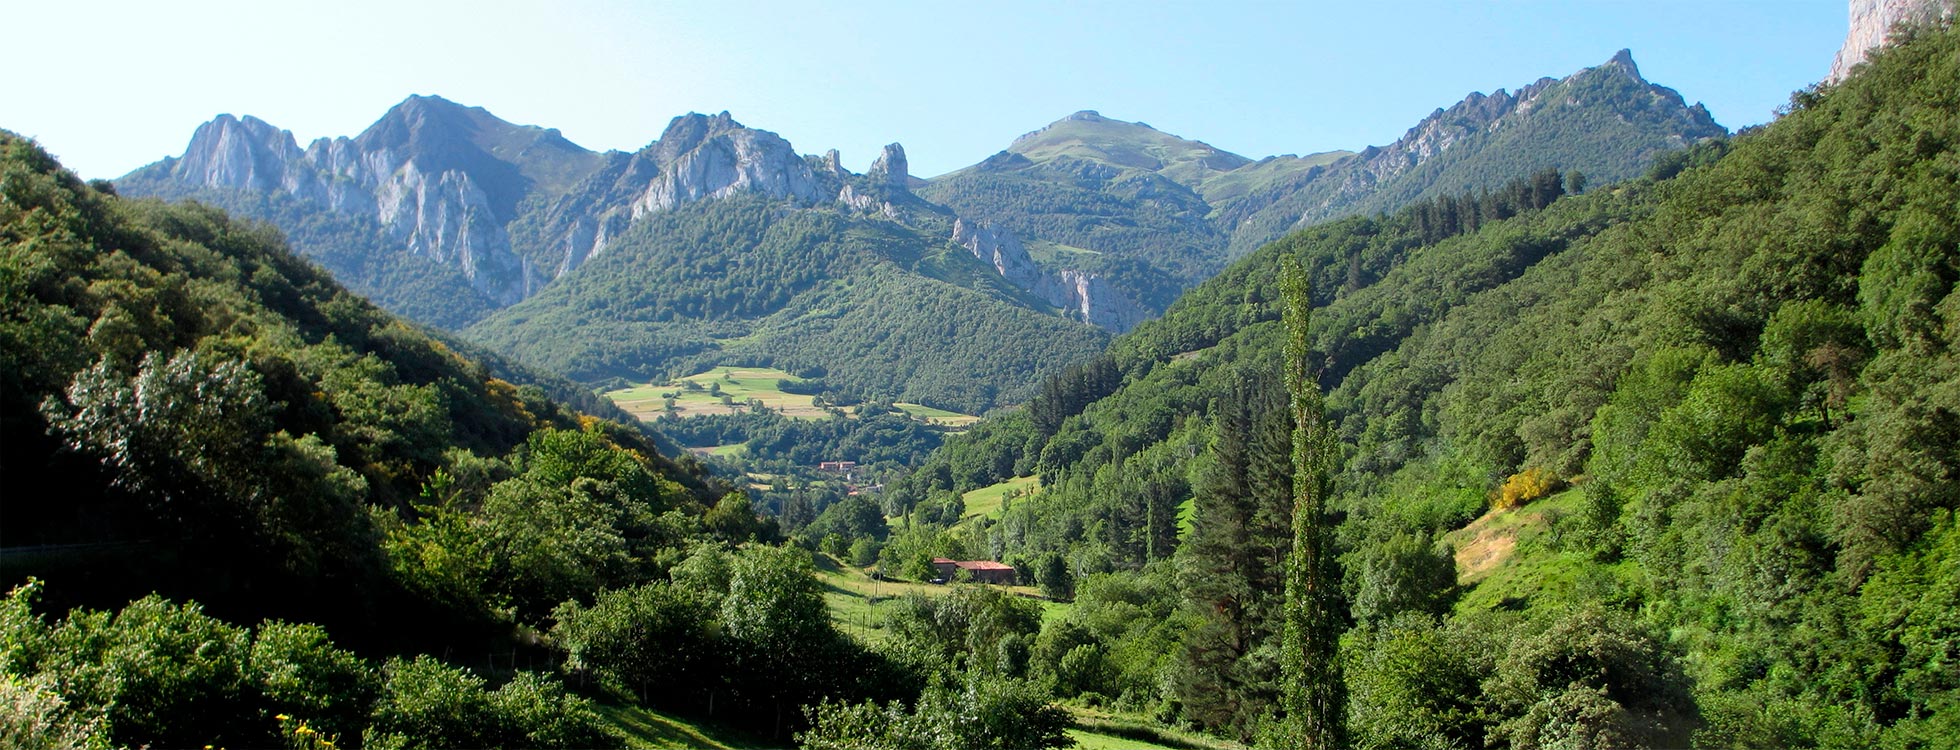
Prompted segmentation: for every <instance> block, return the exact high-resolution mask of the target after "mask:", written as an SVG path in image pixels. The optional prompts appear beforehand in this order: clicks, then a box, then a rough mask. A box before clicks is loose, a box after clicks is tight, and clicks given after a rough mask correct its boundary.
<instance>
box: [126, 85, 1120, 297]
mask: <svg viewBox="0 0 1960 750" xmlns="http://www.w3.org/2000/svg"><path fill="white" fill-rule="evenodd" d="M125 180H126V181H128V182H129V184H131V185H134V186H136V192H138V193H139V194H140V193H144V192H153V193H157V194H166V195H170V196H171V197H175V196H177V195H186V194H191V193H193V192H195V191H197V190H235V191H244V192H251V193H270V194H283V195H286V196H290V197H292V198H295V199H297V200H300V201H303V202H306V203H310V204H312V205H314V206H316V207H318V208H321V209H324V210H328V211H333V212H337V213H343V214H351V215H356V216H362V217H366V218H371V219H374V220H375V221H376V222H378V223H379V225H380V226H382V227H383V228H384V229H385V230H386V231H387V232H388V233H389V235H390V236H391V237H392V238H393V239H394V240H395V241H397V242H399V243H400V244H401V247H403V248H404V249H405V250H406V251H407V252H409V253H413V254H418V255H423V256H427V257H428V258H430V259H432V260H434V261H436V262H438V263H441V264H444V265H450V266H454V267H456V268H458V269H460V270H461V271H462V273H463V274H464V276H465V277H466V278H467V279H468V280H469V282H470V284H471V286H473V287H474V288H475V289H477V290H478V291H480V292H482V293H483V294H484V295H485V297H487V298H488V299H490V300H491V301H493V302H494V303H495V304H497V305H509V304H513V303H515V302H517V301H518V300H521V299H523V298H525V297H528V296H530V295H531V294H533V293H535V292H536V291H537V290H538V289H540V288H542V287H543V286H544V285H545V284H547V283H549V282H550V281H551V280H553V279H555V278H557V277H558V276H561V275H563V274H565V273H567V272H570V271H571V270H572V269H575V268H577V267H579V266H580V265H581V264H583V263H584V262H585V261H586V260H588V259H590V258H591V257H593V256H595V255H597V254H599V253H602V252H604V251H605V249H606V247H607V246H608V245H610V244H612V243H613V242H614V241H616V240H617V239H618V238H619V237H620V236H621V235H622V234H623V233H624V232H626V231H627V229H628V228H629V227H631V226H632V225H633V223H634V222H636V221H638V220H640V219H642V218H644V217H646V216H648V215H651V214H654V213H657V212H662V211H669V210H672V209H675V208H677V207H680V206H683V205H686V204H689V203H694V202H697V201H704V200H714V199H718V198H725V197H728V196H732V195H737V194H756V195H762V196H766V197H768V198H771V199H776V200H783V201H787V202H790V203H792V204H795V205H799V206H803V207H807V208H822V207H826V206H828V207H833V208H835V209H837V210H842V211H847V212H851V213H855V214H858V215H863V216H868V217H871V218H878V219H884V220H890V221H898V222H901V223H908V224H912V223H914V222H909V221H908V218H907V217H908V211H914V212H921V213H931V212H939V213H946V214H948V215H949V216H950V212H946V211H945V209H943V208H942V207H938V206H934V205H932V204H929V203H926V202H924V201H923V200H922V199H920V198H918V197H917V196H914V195H913V194H912V193H911V186H912V185H913V184H914V183H915V180H914V178H913V177H912V176H911V174H910V169H909V165H908V163H907V160H906V157H905V149H904V147H903V146H901V145H899V144H896V143H893V144H890V145H887V146H885V147H884V149H883V150H882V151H881V152H880V153H879V154H878V157H877V159H876V160H874V161H873V162H872V164H871V166H870V168H869V169H868V170H866V172H865V174H863V175H857V174H853V173H852V172H851V171H850V170H848V169H845V168H844V166H843V164H842V158H841V157H840V155H839V154H838V152H837V151H835V150H832V151H829V152H827V153H825V154H824V155H823V156H821V157H808V156H803V155H800V154H798V153H797V152H796V150H795V148H794V147H793V146H791V145H790V143H789V141H787V140H785V139H783V138H782V137H781V136H779V135H777V134H775V133H772V132H769V131H767V130H759V129H755V128H750V127H747V126H744V125H742V124H741V123H739V122H737V121H736V120H735V119H734V118H733V117H732V116H730V115H729V114H728V113H727V112H722V113H720V114H716V115H703V114H697V113H690V114H686V115H682V116H680V117H676V118H674V119H673V121H671V122H670V123H668V125H667V128H666V129H665V130H664V131H662V133H661V134H660V137H659V138H658V139H657V140H655V141H654V142H653V143H651V144H649V145H648V146H647V147H645V148H643V149H640V150H639V151H636V152H633V153H625V152H612V153H607V154H597V153H593V152H590V151H587V150H585V149H582V148H579V147H578V146H576V145H574V144H572V143H571V142H569V141H566V140H564V138H563V137H561V136H560V135H559V134H558V132H557V131H555V130H545V129H541V128H535V127H526V126H518V125H512V124H510V123H507V122H504V121H503V120H500V119H497V118H496V117H494V116H492V115H490V114H489V113H488V112H485V111H484V110H482V109H480V108H466V107H463V106H461V105H457V104H454V103H452V102H449V101H446V100H443V99H441V98H437V97H411V98H410V99H408V100H407V101H405V102H403V103H401V104H400V105H397V106H396V107H395V108H393V109H391V110H390V111H389V112H388V114H387V115H385V116H384V117H382V119H381V120H380V121H378V122H376V123H375V124H374V125H373V126H371V127H370V128H368V129H367V130H366V131H364V132H362V133H361V134H360V135H359V136H356V137H354V138H345V137H343V138H334V139H327V138H322V139H319V140H316V141H314V142H313V143H312V144H311V145H310V146H308V147H307V148H305V149H301V148H300V147H299V145H298V144H297V143H296V142H295V140H294V138H293V135H292V133H290V132H288V131H285V130H281V129H279V128H277V127H274V126H273V125H270V124H268V123H266V122H264V121H262V120H259V119H257V118H253V117H249V116H248V117H244V118H236V117H232V116H231V115H221V116H219V117H218V118H217V119H214V120H212V121H211V122H208V123H205V124H204V125H203V126H201V127H199V128H198V130H197V132H196V134H195V135H193V136H192V138H191V143H190V146H189V147H188V148H187V149H186V150H185V152H184V155H183V156H181V157H177V158H173V159H166V160H164V161H162V162H159V163H157V164H154V165H151V166H149V167H145V168H144V169H142V170H138V171H137V172H136V173H132V174H131V175H130V176H129V177H126V178H125ZM160 185H167V186H169V189H167V190H165V189H159V187H158V186H160ZM907 206H911V207H913V208H912V209H908V208H907ZM527 211H528V213H526V212H527ZM520 214H525V215H522V216H520ZM928 223H930V222H928ZM938 227H939V228H938V229H936V230H933V231H934V232H944V231H946V230H945V228H944V225H943V224H939V225H938ZM915 228H921V229H924V228H927V227H926V226H924V225H921V226H915ZM953 235H954V236H953V238H952V239H953V241H954V242H955V243H956V244H959V245H961V246H964V247H966V248H967V249H969V250H971V251H973V252H974V253H975V255H976V256H979V257H981V259H982V260H985V261H987V262H988V263H989V264H991V265H993V266H994V268H995V270H997V271H999V272H1000V273H1001V275H1002V276H1003V277H1004V278H1006V279H1007V281H1008V282H1009V283H1011V284H1012V285H1014V286H1015V287H1018V288H1020V289H1023V290H1026V291H1028V292H1030V293H1032V294H1034V295H1035V296H1037V297H1040V298H1041V299H1044V300H1047V301H1048V302H1049V303H1050V304H1052V305H1055V306H1056V307H1059V308H1062V309H1065V310H1070V311H1074V314H1076V315H1078V316H1080V317H1081V318H1082V319H1084V320H1088V321H1091V322H1094V323H1096V324H1098V325H1102V326H1104V327H1107V328H1111V329H1113V330H1127V329H1128V328H1130V327H1131V326H1134V325H1135V324H1136V323H1137V322H1138V321H1140V320H1141V319H1142V318H1143V317H1144V313H1143V311H1142V310H1141V308H1139V307H1138V306H1137V305H1135V304H1134V303H1132V302H1129V301H1128V300H1127V299H1126V298H1123V296H1122V295H1121V294H1120V293H1118V292H1117V291H1116V290H1114V289H1112V288H1110V287H1109V286H1108V285H1107V284H1106V283H1102V282H1101V280H1100V279H1098V278H1097V277H1096V276H1095V275H1094V274H1087V273H1081V272H1069V273H1067V274H1046V273H1044V272H1043V271H1042V270H1041V269H1040V268H1039V267H1038V266H1037V265H1036V264H1035V263H1034V261H1033V259H1031V258H1030V257H1029V256H1028V254H1027V251H1026V249H1024V248H1023V247H1022V246H1021V244H1020V242H1019V241H1018V240H1016V239H1015V238H1014V237H1013V236H1012V235H1011V234H1008V233H1004V232H1002V233H995V232H993V231H992V230H989V229H983V228H980V227H978V226H977V225H975V224H973V223H971V222H960V221H958V220H955V221H954V222H953ZM942 236H943V235H942ZM302 249H304V248H302Z"/></svg>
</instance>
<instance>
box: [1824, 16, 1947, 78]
mask: <svg viewBox="0 0 1960 750" xmlns="http://www.w3.org/2000/svg"><path fill="white" fill-rule="evenodd" d="M1953 15H1954V0H1851V24H1850V28H1849V30H1848V31H1847V32H1846V33H1845V35H1844V46H1843V47H1841V48H1839V49H1838V53H1837V57H1836V58H1835V59H1833V60H1832V61H1831V75H1830V77H1829V78H1827V79H1825V80H1826V81H1830V82H1837V81H1842V80H1844V77H1845V76H1847V75H1850V74H1851V69H1852V68H1854V67H1857V65H1858V63H1861V62H1864V61H1865V57H1866V55H1869V54H1870V53H1871V50H1872V48H1874V47H1878V46H1881V45H1883V44H1885V39H1886V36H1887V35H1889V34H1891V33H1892V29H1893V27H1895V26H1899V25H1902V24H1903V25H1908V26H1910V25H1926V24H1931V23H1936V22H1938V21H1939V20H1940V19H1943V18H1952V17H1953Z"/></svg>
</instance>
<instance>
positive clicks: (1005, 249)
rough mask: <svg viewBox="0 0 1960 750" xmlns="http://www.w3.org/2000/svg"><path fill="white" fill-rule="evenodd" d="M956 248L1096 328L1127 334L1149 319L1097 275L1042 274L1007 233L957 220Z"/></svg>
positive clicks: (1063, 271)
mask: <svg viewBox="0 0 1960 750" xmlns="http://www.w3.org/2000/svg"><path fill="white" fill-rule="evenodd" d="M953 244H956V245H959V246H960V247H964V248H966V249H967V250H969V251H971V252H972V253H973V257H976V258H979V259H980V260H981V261H982V262H984V263H986V264H988V265H991V266H993V267H994V270H995V271H998V272H1000V275H1001V278H1004V279H1007V282H1008V283H1010V284H1013V285H1014V286H1016V287H1019V288H1021V289H1024V290H1026V291H1028V292H1030V293H1032V294H1034V296H1036V297H1039V298H1041V299H1042V300H1043V301H1045V302H1047V303H1048V304H1050V305H1054V306H1056V307H1059V308H1061V309H1063V310H1067V311H1069V313H1070V314H1071V315H1072V316H1074V317H1078V318H1080V319H1081V320H1083V321H1085V322H1087V323H1089V324H1091V325H1095V326H1098V327H1101V328H1103V329H1106V330H1109V331H1113V332H1116V333H1122V332H1124V331H1127V330H1130V329H1131V328H1135V327H1136V325H1137V324H1138V323H1141V322H1143V321H1144V320H1145V319H1147V318H1149V317H1150V314H1149V312H1148V311H1147V310H1144V309H1143V306H1142V305H1138V304H1137V303H1136V302H1134V301H1132V300H1131V299H1130V298H1129V297H1128V296H1127V295H1124V294H1123V293H1122V291H1120V290H1118V289H1117V288H1116V287H1114V286H1112V285H1110V283H1109V282H1108V281H1106V280H1104V279H1103V278H1102V277H1100V276H1098V275H1096V274H1095V273H1093V272H1089V271H1079V270H1075V269H1062V270H1060V271H1056V272H1055V273H1053V274H1047V273H1043V272H1042V270H1041V268H1040V267H1039V266H1037V265H1035V262H1034V258H1032V257H1030V256H1029V255H1028V250H1027V248H1026V247H1025V246H1023V245H1022V244H1021V240H1020V239H1019V238H1017V237H1015V236H1014V233H1013V232H1010V231H1007V230H1005V229H996V228H994V227H989V226H984V225H981V224H979V223H977V222H971V221H967V220H965V219H954V220H953Z"/></svg>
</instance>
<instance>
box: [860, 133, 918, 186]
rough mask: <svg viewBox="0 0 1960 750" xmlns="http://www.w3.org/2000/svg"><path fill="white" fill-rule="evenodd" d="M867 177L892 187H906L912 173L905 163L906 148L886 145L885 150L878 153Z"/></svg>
mask: <svg viewBox="0 0 1960 750" xmlns="http://www.w3.org/2000/svg"><path fill="white" fill-rule="evenodd" d="M865 176H867V177H870V178H871V179H872V180H875V181H877V182H880V183H883V184H886V185H890V186H892V187H898V188H902V187H906V185H907V184H908V183H909V182H910V181H911V178H912V173H911V171H910V167H909V166H908V165H907V164H906V162H905V147H904V146H901V145H899V144H896V143H888V144H885V149H884V150H883V151H880V152H878V158H877V159H876V160H874V161H872V162H871V168H870V169H869V170H866V171H865Z"/></svg>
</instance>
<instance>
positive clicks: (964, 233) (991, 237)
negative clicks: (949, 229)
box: [953, 219, 1054, 304]
mask: <svg viewBox="0 0 1960 750" xmlns="http://www.w3.org/2000/svg"><path fill="white" fill-rule="evenodd" d="M953 244H955V245H959V246H960V247H964V248H966V249H967V250H970V251H972V252H973V257H975V258H979V259H980V261H981V262H983V263H986V264H987V265H990V266H993V267H994V270H995V271H999V272H1000V275H1001V278H1004V279H1007V282H1008V283H1010V284H1013V285H1014V286H1017V287H1020V288H1022V289H1026V290H1029V291H1033V290H1034V288H1035V285H1036V284H1037V283H1039V281H1040V278H1041V269H1040V268H1038V267H1036V266H1035V263H1034V258H1032V257H1030V256H1029V255H1028V249H1027V248H1026V247H1023V246H1022V245H1021V240H1020V239H1019V238H1017V237H1015V236H1014V233H1013V232H1009V231H1007V230H1004V229H1001V230H996V229H994V228H993V227H988V226H982V225H981V224H979V223H977V222H970V221H967V220H965V219H954V220H953ZM1053 302H1054V301H1053V300H1050V303H1051V304H1052V303H1053Z"/></svg>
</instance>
